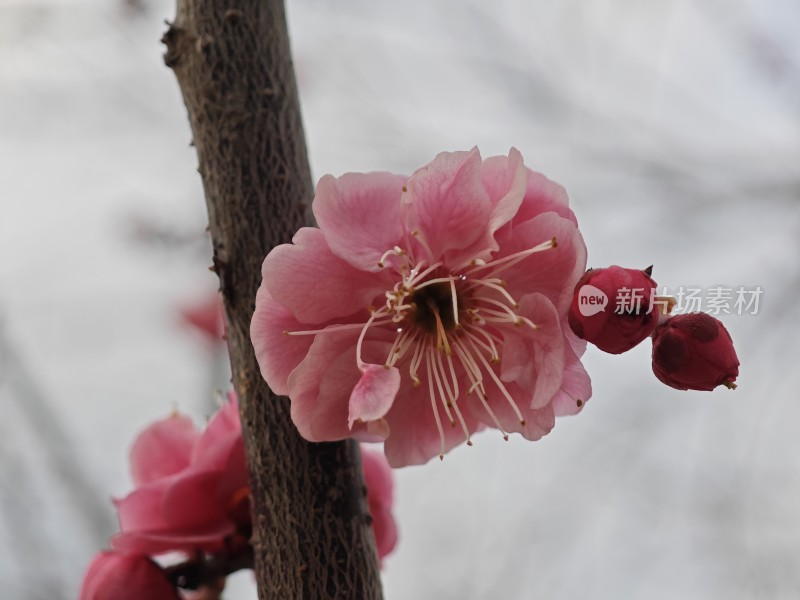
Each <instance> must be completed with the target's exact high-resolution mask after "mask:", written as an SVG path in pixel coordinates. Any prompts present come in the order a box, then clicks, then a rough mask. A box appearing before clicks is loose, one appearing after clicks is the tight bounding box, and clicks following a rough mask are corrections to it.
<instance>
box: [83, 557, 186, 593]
mask: <svg viewBox="0 0 800 600" xmlns="http://www.w3.org/2000/svg"><path fill="white" fill-rule="evenodd" d="M78 598H79V600H143V599H144V598H147V599H148V600H180V597H179V596H178V590H177V589H175V586H174V585H172V583H170V581H169V580H168V579H167V576H166V574H165V573H164V571H163V570H162V569H161V567H159V566H158V565H157V564H156V563H154V562H153V561H152V560H150V559H149V558H147V557H146V556H141V555H125V554H118V553H116V552H109V551H103V552H100V553H99V554H97V555H96V556H95V557H94V559H92V562H91V563H90V564H89V567H88V568H87V569H86V574H85V575H84V577H83V583H82V584H81V591H80V595H79V596H78Z"/></svg>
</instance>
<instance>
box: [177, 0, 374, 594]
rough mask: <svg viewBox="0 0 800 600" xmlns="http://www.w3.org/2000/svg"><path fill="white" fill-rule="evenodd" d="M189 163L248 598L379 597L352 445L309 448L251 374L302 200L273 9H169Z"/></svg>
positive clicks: (240, 0)
mask: <svg viewBox="0 0 800 600" xmlns="http://www.w3.org/2000/svg"><path fill="white" fill-rule="evenodd" d="M163 41H164V43H165V44H166V46H167V52H166V55H165V62H166V63H167V65H168V66H169V67H171V68H172V69H173V70H174V72H175V75H176V77H177V79H178V83H179V84H180V87H181V91H182V93H183V99H184V102H185V104H186V108H187V111H188V113H189V121H190V122H191V127H192V133H193V137H194V145H195V147H196V149H197V156H198V159H199V163H200V166H199V172H200V175H201V176H202V178H203V186H204V189H205V195H206V202H207V205H208V213H209V227H210V231H211V238H212V241H213V245H214V270H215V271H216V273H217V274H218V275H219V280H220V287H221V290H222V295H223V299H224V304H225V313H226V317H227V321H228V346H229V349H230V355H231V366H232V372H233V383H234V386H235V387H236V390H237V392H238V395H239V401H240V406H241V417H242V424H243V431H244V438H245V446H246V451H247V460H248V464H249V466H250V481H251V489H252V499H253V505H252V512H253V524H254V533H253V545H254V548H255V566H256V576H257V580H258V588H259V598H261V599H262V600H265V599H267V598H271V599H274V598H280V599H286V598H309V599H313V600H317V599H323V598H365V599H373V598H381V597H382V592H381V584H380V578H379V571H378V561H377V556H376V552H375V547H374V539H373V535H372V531H371V528H370V519H369V516H368V511H367V506H366V502H365V489H364V485H363V481H362V475H361V469H360V457H359V453H358V447H357V445H356V444H354V443H352V442H340V443H331V444H310V443H308V442H306V441H305V440H303V439H302V438H300V437H299V436H298V434H297V432H296V430H295V428H294V426H293V425H292V422H291V420H290V417H289V401H288V399H287V398H284V397H278V396H275V395H274V394H272V393H271V392H270V390H269V389H268V388H267V386H266V384H265V383H264V381H263V380H262V379H261V376H260V374H259V369H258V364H257V363H256V360H255V356H254V354H253V348H252V346H251V344H250V337H249V325H250V317H251V315H252V313H253V307H254V301H255V294H256V290H257V288H258V285H259V283H260V281H261V262H262V261H263V259H264V256H266V254H267V253H268V252H269V250H270V249H271V248H272V247H273V246H275V245H276V244H280V243H283V242H288V241H289V240H290V239H291V236H292V235H293V234H294V232H295V231H296V230H297V229H298V227H300V226H302V225H304V224H306V221H307V218H308V217H307V212H306V209H307V207H308V205H309V204H310V202H311V199H312V197H313V187H312V182H311V176H310V172H309V166H308V159H307V156H306V146H305V140H304V136H303V126H302V121H301V117H300V108H299V103H298V96H297V87H296V82H295V79H294V71H293V67H292V60H291V53H290V48H289V39H288V34H287V29H286V17H285V11H284V6H283V2H282V0H178V8H177V15H176V18H175V21H174V23H172V24H171V25H170V27H169V30H168V31H167V32H166V34H165V35H164V39H163Z"/></svg>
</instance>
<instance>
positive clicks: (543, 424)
mask: <svg viewBox="0 0 800 600" xmlns="http://www.w3.org/2000/svg"><path fill="white" fill-rule="evenodd" d="M504 386H505V388H506V391H507V392H508V393H509V394H510V395H511V398H512V399H513V400H514V402H515V404H516V406H517V408H518V409H519V410H520V412H521V413H522V417H523V419H524V421H525V424H524V425H523V424H522V423H520V420H519V418H518V417H517V414H516V411H514V408H513V407H512V406H511V403H510V402H509V401H508V399H507V398H506V397H505V395H504V394H503V393H502V392H501V391H500V389H499V388H498V387H497V386H496V385H494V384H493V383H490V384H487V386H486V394H487V396H488V397H487V399H486V401H487V403H488V404H489V406H490V407H491V408H492V412H494V414H495V416H496V417H497V419H498V421H500V424H501V425H502V427H503V429H504V430H505V431H506V432H508V433H521V434H522V436H523V437H524V438H525V439H527V440H531V441H536V440H538V439H540V438H542V437H543V436H544V435H546V434H547V433H549V432H550V430H551V429H552V428H553V427H554V426H555V414H554V413H553V405H552V404H547V405H545V406H543V407H542V408H535V409H534V408H527V407H526V406H527V405H526V401H527V402H530V393H529V392H528V391H527V390H523V389H522V388H521V387H520V386H518V385H517V384H516V383H514V382H510V383H505V384H504ZM468 402H469V407H470V411H471V412H472V413H473V414H474V415H475V416H476V417H477V418H480V419H481V420H482V421H483V422H484V423H486V424H487V425H488V426H490V427H495V424H494V420H493V419H492V418H491V416H490V415H489V413H488V412H487V411H486V409H485V408H484V407H483V405H482V403H481V402H480V400H479V399H478V398H477V396H476V395H475V394H471V395H470V396H468Z"/></svg>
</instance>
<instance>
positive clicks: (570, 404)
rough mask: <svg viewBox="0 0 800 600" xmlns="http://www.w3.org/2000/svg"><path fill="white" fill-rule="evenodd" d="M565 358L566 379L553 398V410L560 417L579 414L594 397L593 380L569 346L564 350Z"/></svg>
mask: <svg viewBox="0 0 800 600" xmlns="http://www.w3.org/2000/svg"><path fill="white" fill-rule="evenodd" d="M564 356H565V357H566V362H565V365H564V378H563V380H562V382H561V388H560V389H559V391H558V393H557V394H556V395H555V397H554V398H553V410H554V411H555V413H556V416H558V417H563V416H565V415H575V414H578V413H579V412H580V411H581V409H582V408H583V406H585V405H586V402H587V401H588V400H589V398H590V397H591V396H592V380H591V379H590V378H589V374H588V373H587V372H586V369H584V368H583V364H581V361H580V359H579V358H578V357H577V356H576V354H575V352H574V351H573V350H572V348H571V347H570V346H569V344H567V345H566V346H565V348H564ZM579 401H580V402H579Z"/></svg>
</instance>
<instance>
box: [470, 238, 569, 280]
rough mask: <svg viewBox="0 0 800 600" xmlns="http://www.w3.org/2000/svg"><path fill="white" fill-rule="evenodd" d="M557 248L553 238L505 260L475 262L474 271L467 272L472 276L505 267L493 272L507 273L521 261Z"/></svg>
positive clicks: (510, 255) (495, 273)
mask: <svg viewBox="0 0 800 600" xmlns="http://www.w3.org/2000/svg"><path fill="white" fill-rule="evenodd" d="M556 246H558V242H557V241H556V238H555V237H553V238H551V239H549V240H547V241H546V242H542V243H541V244H539V245H537V246H534V247H533V248H528V249H527V250H522V251H520V252H515V253H514V254H509V255H508V256H504V257H503V258H498V259H497V260H492V261H489V262H484V261H473V262H474V263H475V266H474V267H473V268H472V269H470V270H469V271H467V273H466V274H467V275H470V274H472V273H474V272H476V271H480V270H481V269H487V268H490V267H496V266H498V265H503V266H502V267H500V268H499V269H495V270H494V271H492V274H493V275H497V274H498V273H500V272H501V271H505V270H506V269H508V268H509V267H512V266H514V265H515V264H517V263H518V262H519V261H521V260H522V259H524V258H526V257H528V256H530V255H531V254H535V253H537V252H542V251H544V250H549V249H550V248H555V247H556ZM504 263H506V264H504Z"/></svg>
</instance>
